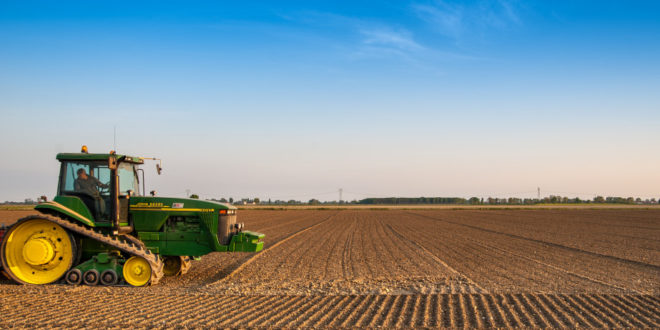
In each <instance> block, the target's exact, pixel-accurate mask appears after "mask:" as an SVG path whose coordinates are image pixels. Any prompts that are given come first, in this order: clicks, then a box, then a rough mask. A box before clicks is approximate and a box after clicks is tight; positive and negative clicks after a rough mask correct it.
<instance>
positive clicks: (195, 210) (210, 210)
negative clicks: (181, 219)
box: [131, 207, 215, 212]
mask: <svg viewBox="0 0 660 330" xmlns="http://www.w3.org/2000/svg"><path fill="white" fill-rule="evenodd" d="M131 211H167V212H213V211H215V210H214V209H173V208H168V207H163V208H144V207H131Z"/></svg>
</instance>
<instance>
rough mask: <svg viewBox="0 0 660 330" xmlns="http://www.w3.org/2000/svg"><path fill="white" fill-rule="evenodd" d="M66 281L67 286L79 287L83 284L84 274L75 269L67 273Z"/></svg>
mask: <svg viewBox="0 0 660 330" xmlns="http://www.w3.org/2000/svg"><path fill="white" fill-rule="evenodd" d="M64 280H65V281H66V283H67V284H70V285H79V284H80V283H82V272H81V271H80V269H78V268H73V269H71V270H69V271H68V272H67V273H66V275H65V276H64Z"/></svg>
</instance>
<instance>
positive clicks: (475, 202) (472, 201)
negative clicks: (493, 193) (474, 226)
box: [470, 197, 480, 205]
mask: <svg viewBox="0 0 660 330" xmlns="http://www.w3.org/2000/svg"><path fill="white" fill-rule="evenodd" d="M479 203H480V201H479V198H478V197H472V198H470V204H472V205H476V204H479Z"/></svg>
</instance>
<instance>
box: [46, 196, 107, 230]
mask: <svg viewBox="0 0 660 330" xmlns="http://www.w3.org/2000/svg"><path fill="white" fill-rule="evenodd" d="M81 204H82V202H81ZM83 206H84V205H83ZM34 209H35V210H37V211H39V212H40V213H44V214H54V215H63V216H64V217H65V218H70V219H74V220H76V221H78V222H80V223H82V224H84V225H85V226H89V227H96V225H95V224H94V221H92V217H91V213H90V212H89V210H88V209H87V207H85V208H84V209H82V211H81V212H76V211H74V210H72V209H70V208H68V207H66V206H64V205H62V204H60V203H58V202H55V201H50V202H44V203H39V204H37V206H35V207H34Z"/></svg>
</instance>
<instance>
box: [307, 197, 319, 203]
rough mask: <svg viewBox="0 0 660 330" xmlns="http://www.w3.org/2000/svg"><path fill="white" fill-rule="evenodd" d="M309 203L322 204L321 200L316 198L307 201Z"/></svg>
mask: <svg viewBox="0 0 660 330" xmlns="http://www.w3.org/2000/svg"><path fill="white" fill-rule="evenodd" d="M307 203H308V204H309V205H319V204H321V202H319V200H318V199H315V198H312V199H310V200H309V202H307Z"/></svg>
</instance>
